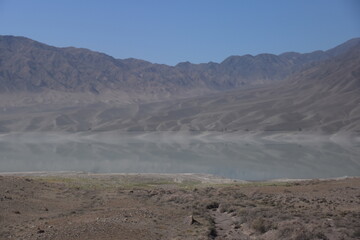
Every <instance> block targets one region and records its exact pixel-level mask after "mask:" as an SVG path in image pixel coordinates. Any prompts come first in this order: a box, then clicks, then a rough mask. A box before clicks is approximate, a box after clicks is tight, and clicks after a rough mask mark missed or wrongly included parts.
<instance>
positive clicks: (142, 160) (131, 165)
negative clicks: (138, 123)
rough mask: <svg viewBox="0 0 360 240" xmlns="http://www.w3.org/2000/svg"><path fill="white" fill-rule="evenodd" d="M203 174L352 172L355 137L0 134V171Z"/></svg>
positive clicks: (357, 149)
mask: <svg viewBox="0 0 360 240" xmlns="http://www.w3.org/2000/svg"><path fill="white" fill-rule="evenodd" d="M23 171H85V172H95V173H206V174H214V175H218V176H223V177H227V178H234V179H242V180H268V179H279V178H290V179H300V178H301V179H304V178H334V177H343V176H359V175H360V142H359V141H358V140H356V139H355V140H354V138H352V139H345V138H337V139H335V140H334V139H329V137H322V136H309V135H304V136H300V135H286V134H274V135H268V136H257V135H251V134H248V135H241V134H209V133H202V134H191V135H190V134H179V133H177V134H175V133H174V134H172V133H136V134H124V133H122V134H120V133H118V134H106V133H101V134H91V135H84V134H83V135H80V134H55V133H25V134H3V135H0V172H23Z"/></svg>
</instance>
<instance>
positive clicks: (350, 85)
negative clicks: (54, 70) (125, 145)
mask: <svg viewBox="0 0 360 240" xmlns="http://www.w3.org/2000/svg"><path fill="white" fill-rule="evenodd" d="M134 61H136V62H137V60H134ZM144 64H146V63H144ZM187 65H189V67H190V68H192V67H194V65H190V64H187ZM359 76H360V44H358V45H356V46H354V47H353V48H352V49H350V50H349V51H348V52H346V53H344V54H341V55H338V56H337V57H334V58H331V59H329V60H326V61H324V62H319V63H317V64H313V66H311V67H308V68H306V69H304V70H302V71H300V72H298V73H296V74H293V75H292V76H290V77H288V79H287V80H286V81H283V82H277V83H274V84H272V85H266V86H262V87H257V88H247V89H240V90H233V91H225V92H218V93H213V94H208V95H206V96H201V97H192V98H186V99H173V100H171V101H162V102H152V103H130V104H119V103H111V102H107V103H105V102H98V103H96V104H70V105H63V104H61V105H54V104H49V105H39V104H38V105H36V106H34V107H28V108H21V107H10V108H4V109H3V112H2V114H1V115H0V130H1V131H3V132H9V131H14V130H16V131H54V130H56V131H63V130H65V131H112V130H122V131H159V130H171V131H179V130H187V131H204V130H206V131H312V132H325V133H336V132H339V131H359V130H360V77H359Z"/></svg>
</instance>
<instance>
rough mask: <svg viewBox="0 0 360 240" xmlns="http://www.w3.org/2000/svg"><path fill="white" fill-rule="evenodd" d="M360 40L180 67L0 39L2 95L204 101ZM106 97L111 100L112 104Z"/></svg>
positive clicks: (278, 77) (274, 76)
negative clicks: (51, 93)
mask: <svg viewBox="0 0 360 240" xmlns="http://www.w3.org/2000/svg"><path fill="white" fill-rule="evenodd" d="M356 42H360V39H353V40H351V41H349V42H347V43H344V44H342V45H340V46H338V47H336V48H334V49H331V50H328V51H326V52H323V51H316V52H313V53H308V54H299V53H284V54H281V55H279V56H277V55H272V54H260V55H257V56H251V55H245V56H231V57H229V58H227V59H225V60H224V61H223V62H222V63H207V64H191V63H179V64H178V65H176V66H175V67H172V66H167V65H163V64H152V63H150V62H146V61H143V60H137V59H124V60H121V59H114V58H113V57H110V56H108V55H105V54H103V53H98V52H93V51H90V50H87V49H80V48H73V47H68V48H56V47H51V46H48V45H45V44H42V43H39V42H36V41H33V40H30V39H27V38H24V37H13V36H0V92H2V93H14V92H16V93H19V92H22V93H23V92H27V93H32V92H46V91H60V92H68V93H74V92H80V93H91V94H95V95H98V94H103V93H106V92H109V91H110V92H112V93H114V92H116V93H117V94H115V95H116V96H119V95H121V94H123V95H124V93H126V94H125V95H130V96H129V97H130V98H134V99H137V98H139V97H140V96H139V95H141V94H144V95H145V96H149V97H150V99H159V98H160V99H161V98H167V97H169V96H178V95H179V96H181V95H183V96H187V95H198V94H201V93H202V92H209V91H217V90H229V89H235V88H238V87H241V86H244V85H258V84H262V83H267V82H269V81H274V80H283V79H285V78H286V77H288V76H289V75H290V74H292V73H294V72H296V71H298V70H299V69H301V68H303V67H304V66H307V65H308V64H310V63H314V62H318V61H320V60H324V59H328V58H330V57H332V56H337V55H339V54H341V53H343V52H345V51H346V50H348V49H349V47H351V46H353V45H354V43H356ZM109 97H110V96H109V95H108V96H106V97H105V98H109Z"/></svg>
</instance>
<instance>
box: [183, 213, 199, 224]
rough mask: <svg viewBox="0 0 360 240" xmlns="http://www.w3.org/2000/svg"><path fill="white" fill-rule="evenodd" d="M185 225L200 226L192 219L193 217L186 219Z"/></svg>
mask: <svg viewBox="0 0 360 240" xmlns="http://www.w3.org/2000/svg"><path fill="white" fill-rule="evenodd" d="M185 223H186V224H187V225H200V223H199V222H198V221H196V220H195V219H194V217H193V215H190V216H188V217H186V219H185Z"/></svg>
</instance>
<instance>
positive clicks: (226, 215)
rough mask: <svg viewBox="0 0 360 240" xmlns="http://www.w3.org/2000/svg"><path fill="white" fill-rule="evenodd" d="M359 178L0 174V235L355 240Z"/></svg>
mask: <svg viewBox="0 0 360 240" xmlns="http://www.w3.org/2000/svg"><path fill="white" fill-rule="evenodd" d="M359 238H360V178H347V179H340V180H308V181H294V182H262V183H260V182H256V183H249V182H247V183H245V182H233V181H229V180H223V179H215V178H211V177H208V176H205V177H204V176H200V175H164V174H163V175H148V174H147V175H136V174H127V175H124V174H110V175H94V174H92V175H89V174H45V175H41V174H28V175H14V174H12V175H4V174H3V175H1V176H0V239H87V240H90V239H359Z"/></svg>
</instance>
